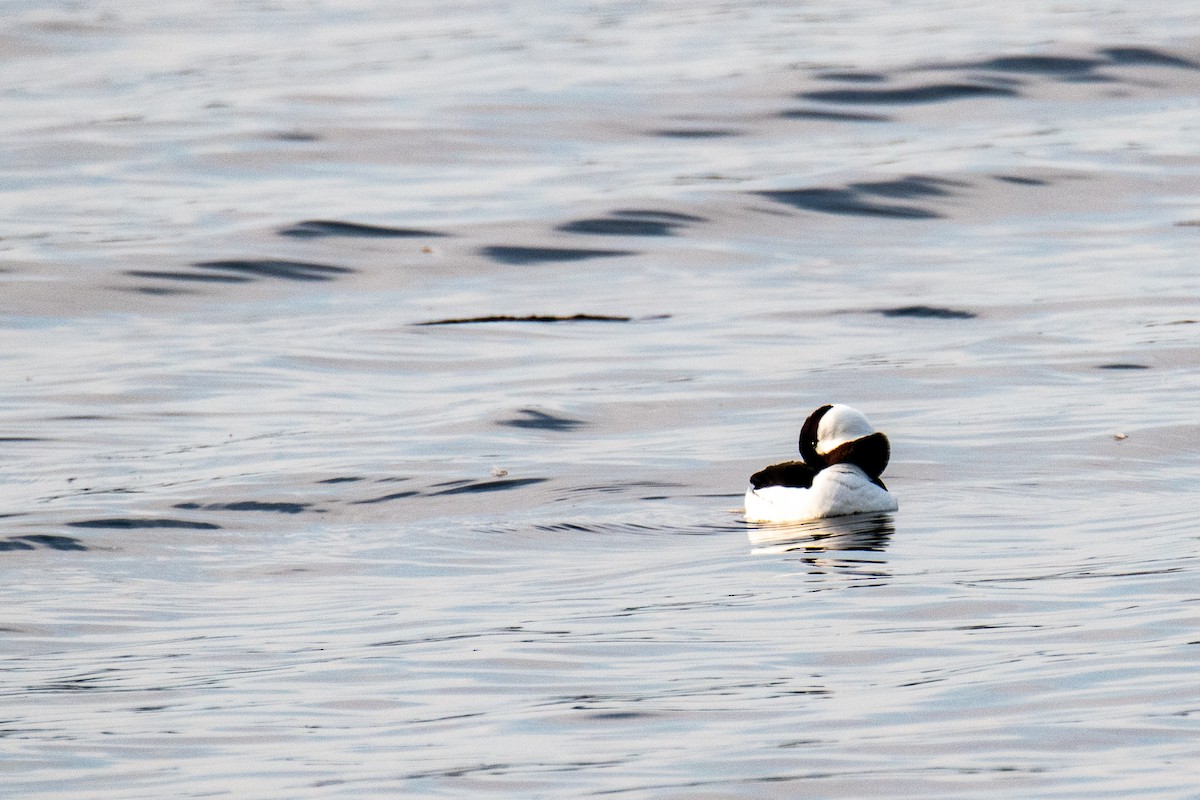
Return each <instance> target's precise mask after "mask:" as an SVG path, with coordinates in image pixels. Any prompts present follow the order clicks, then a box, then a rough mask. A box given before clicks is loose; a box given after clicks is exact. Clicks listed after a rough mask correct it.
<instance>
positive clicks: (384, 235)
mask: <svg viewBox="0 0 1200 800" xmlns="http://www.w3.org/2000/svg"><path fill="white" fill-rule="evenodd" d="M279 235H280V236H291V237H293V238H297V239H317V238H323V237H329V236H349V237H357V238H370V239H413V238H430V237H441V236H448V235H449V234H446V233H442V232H441V231H431V230H425V229H422V228H392V227H387V226H384V225H364V224H362V223H358V222H342V221H340V220H326V219H307V220H304V221H303V222H297V223H296V224H294V225H289V226H287V227H286V228H280V230H279Z"/></svg>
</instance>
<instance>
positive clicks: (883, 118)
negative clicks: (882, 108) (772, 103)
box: [779, 108, 892, 122]
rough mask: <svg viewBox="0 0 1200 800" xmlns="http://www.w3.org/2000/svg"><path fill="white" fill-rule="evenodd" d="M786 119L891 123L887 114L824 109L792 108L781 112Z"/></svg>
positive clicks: (780, 114)
mask: <svg viewBox="0 0 1200 800" xmlns="http://www.w3.org/2000/svg"><path fill="white" fill-rule="evenodd" d="M779 116H780V117H782V118H784V119H815V120H823V121H826V122H891V121H892V117H889V116H888V115H887V114H871V113H867V112H858V111H831V110H827V109H822V108H791V109H788V110H786V111H781V112H779Z"/></svg>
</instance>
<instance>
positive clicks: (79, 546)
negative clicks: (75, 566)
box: [0, 533, 90, 552]
mask: <svg viewBox="0 0 1200 800" xmlns="http://www.w3.org/2000/svg"><path fill="white" fill-rule="evenodd" d="M39 547H44V548H46V549H48V550H61V551H67V550H88V549H90V548H89V547H88V546H87V545H85V544H84V543H83V542H82V541H80V540H79V539H76V538H75V537H74V536H54V535H51V534H43V533H35V534H29V535H28V536H9V537H8V538H6V539H0V552H5V551H9V550H36V549H37V548H39Z"/></svg>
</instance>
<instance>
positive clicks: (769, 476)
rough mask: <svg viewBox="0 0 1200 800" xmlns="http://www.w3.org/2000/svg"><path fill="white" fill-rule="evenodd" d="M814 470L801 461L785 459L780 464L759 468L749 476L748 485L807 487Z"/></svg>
mask: <svg viewBox="0 0 1200 800" xmlns="http://www.w3.org/2000/svg"><path fill="white" fill-rule="evenodd" d="M817 472H819V470H815V469H813V468H812V467H810V466H809V465H808V464H805V463H804V462H803V461H785V462H784V463H782V464H772V465H771V466H769V467H767V468H766V469H762V470H759V471H758V472H756V473H754V474H753V475H751V476H750V486H751V487H753V488H755V489H762V488H764V487H766V486H794V487H796V488H799V489H807V488H809V487H810V486H812V482H813V477H814V476H816V474H817Z"/></svg>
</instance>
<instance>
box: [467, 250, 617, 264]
mask: <svg viewBox="0 0 1200 800" xmlns="http://www.w3.org/2000/svg"><path fill="white" fill-rule="evenodd" d="M479 253H480V255H483V256H484V257H486V258H488V259H491V260H492V261H495V262H497V263H499V264H511V265H514V266H524V265H527V264H545V263H552V262H555V261H585V260H587V259H592V258H614V257H617V256H634V255H637V253H636V252H635V251H633V250H596V249H591V248H581V247H515V246H509V245H490V246H488V247H483V248H480V250H479Z"/></svg>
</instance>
